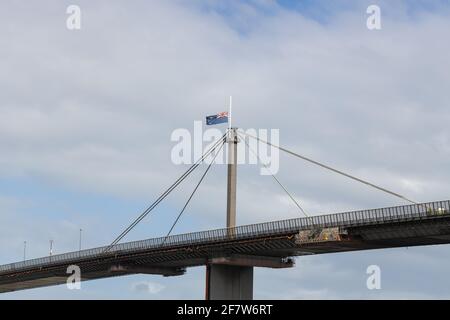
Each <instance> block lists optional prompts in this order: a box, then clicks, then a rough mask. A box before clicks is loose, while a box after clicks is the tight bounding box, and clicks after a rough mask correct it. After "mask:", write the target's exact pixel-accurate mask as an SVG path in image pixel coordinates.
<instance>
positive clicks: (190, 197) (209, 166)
mask: <svg viewBox="0 0 450 320" xmlns="http://www.w3.org/2000/svg"><path fill="white" fill-rule="evenodd" d="M225 139H226V138H223V139H222V141H223V142H222V145H221V146H220V147H219V150H218V151H217V152H216V154H215V155H214V157H213V159H212V161H211V163H210V164H209V165H208V167H207V168H206V170H205V172H204V173H203V175H202V176H201V178H200V181H199V182H198V183H197V185H196V186H195V188H194V190H193V191H192V193H191V195H190V196H189V198H188V199H187V201H186V203H185V204H184V207H183V209H182V210H181V212H180V213H179V214H178V216H177V218H176V219H175V221H174V223H173V224H172V227H171V228H170V230H169V232H168V233H167V235H166V236H165V237H164V241H163V242H162V244H161V246H162V245H164V244H165V243H166V240H167V238H168V237H169V236H170V234H171V233H172V231H173V228H175V225H176V224H177V223H178V220H180V218H181V215H182V214H183V213H184V211H185V210H186V207H187V206H188V204H189V202H190V201H191V199H192V197H193V196H194V194H195V192H196V191H197V189H198V187H199V186H200V184H201V183H202V181H203V179H204V178H205V177H206V175H207V174H208V171H209V169H210V168H211V166H212V164H213V163H214V161H215V160H216V158H217V155H218V154H219V153H220V150H222V148H223V145H224V144H225Z"/></svg>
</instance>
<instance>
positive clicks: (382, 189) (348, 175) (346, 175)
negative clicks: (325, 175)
mask: <svg viewBox="0 0 450 320" xmlns="http://www.w3.org/2000/svg"><path fill="white" fill-rule="evenodd" d="M243 134H245V135H247V136H249V137H252V138H254V139H256V140H258V141H260V142H263V143H265V144H267V145H269V146H272V147H275V148H277V149H279V150H281V151H284V152H286V153H289V154H291V155H293V156H295V157H297V158H300V159H303V160H305V161H308V162H310V163H312V164H315V165H317V166H319V167H322V168H325V169H327V170H330V171H333V172H335V173H337V174H340V175H342V176H344V177H347V178H350V179H352V180H355V181H358V182H360V183H363V184H365V185H368V186H369V187H372V188H375V189H378V190H380V191H383V192H386V193H389V194H390V195H393V196H395V197H398V198H400V199H403V200H405V201H408V202H410V203H413V204H418V203H417V202H416V201H413V200H410V199H408V198H406V197H405V196H402V195H401V194H398V193H396V192H393V191H390V190H388V189H385V188H383V187H380V186H377V185H375V184H373V183H370V182H368V181H365V180H363V179H360V178H357V177H355V176H352V175H350V174H348V173H345V172H343V171H340V170H337V169H334V168H332V167H330V166H327V165H325V164H323V163H320V162H318V161H315V160H312V159H310V158H307V157H305V156H302V155H300V154H298V153H295V152H293V151H290V150H288V149H285V148H283V147H280V146H277V145H274V144H272V143H270V142H268V141H264V140H262V139H260V138H258V137H255V136H253V135H251V134H249V133H247V132H243Z"/></svg>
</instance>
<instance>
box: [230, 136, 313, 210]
mask: <svg viewBox="0 0 450 320" xmlns="http://www.w3.org/2000/svg"><path fill="white" fill-rule="evenodd" d="M238 135H239V136H240V137H241V139H242V140H244V142H245V144H246V145H247V148H248V150H249V151H250V152H251V153H252V154H253V155H255V156H256V158H257V159H258V162H259V163H261V165H262V166H264V168H265V169H266V170H267V171H268V172H269V173H270V175H271V176H272V178H273V179H274V180H275V181H276V182H277V184H278V185H279V186H280V187H281V188H282V189H283V190H284V192H285V193H286V194H287V195H288V196H289V198H290V199H291V200H292V202H294V204H295V205H296V206H297V208H298V209H299V210H300V212H301V213H302V214H303V215H305V216H306V217H307V218H308V217H309V215H308V214H307V213H306V211H305V210H304V209H303V208H302V206H301V205H300V204H299V203H298V201H297V200H295V198H294V197H293V196H292V194H291V193H290V192H289V191H288V190H287V188H286V187H285V186H284V185H283V184H282V183H281V181H280V180H279V179H278V178H277V177H276V176H275V174H273V173H272V171H270V169H269V168H268V167H267V165H266V164H265V163H264V162H262V161H261V158H260V157H259V155H258V154H257V153H256V152H255V151H254V150H253V149H252V148H251V147H250V145H249V144H248V142H247V141H246V140H245V137H242V135H240V134H239V132H238Z"/></svg>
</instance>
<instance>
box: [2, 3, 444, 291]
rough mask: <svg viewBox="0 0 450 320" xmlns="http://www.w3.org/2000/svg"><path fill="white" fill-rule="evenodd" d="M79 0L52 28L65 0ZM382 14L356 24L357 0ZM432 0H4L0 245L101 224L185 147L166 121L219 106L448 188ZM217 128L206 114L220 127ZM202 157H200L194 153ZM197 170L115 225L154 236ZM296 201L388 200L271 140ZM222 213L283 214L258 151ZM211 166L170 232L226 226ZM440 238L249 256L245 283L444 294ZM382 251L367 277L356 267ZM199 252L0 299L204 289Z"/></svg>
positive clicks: (74, 244)
mask: <svg viewBox="0 0 450 320" xmlns="http://www.w3.org/2000/svg"><path fill="white" fill-rule="evenodd" d="M72 4H76V5H78V6H79V7H80V9H81V29H80V30H68V29H67V27H66V19H67V18H68V14H67V13H66V9H67V7H68V6H69V5H72ZM373 4H375V5H378V6H379V7H380V10H381V30H369V29H368V28H367V26H366V20H367V18H368V17H369V15H368V14H367V13H366V10H367V7H368V6H369V5H373ZM449 18H450V2H449V1H444V0H443V1H438V0H434V1H419V0H416V1H404V0H397V1H375V0H371V1H356V0H337V1H323V0H319V1H309V0H308V1H300V0H299V1H288V0H280V1H272V0H247V1H240V2H239V1H224V0H218V1H213V0H203V1H200V0H198V1H181V0H180V1H177V0H172V1H167V0H165V1H162V0H153V1H143V0H141V1H138V0H136V1H133V2H124V1H100V0H97V1H81V0H80V1H56V0H55V1H50V0H44V1H39V3H37V2H36V3H35V2H33V3H30V2H29V1H23V0H22V1H11V0H7V1H2V2H1V3H0V71H1V72H0V88H1V89H0V114H1V116H0V264H6V263H10V262H15V261H20V260H22V259H23V244H24V241H26V242H27V248H26V257H27V258H30V259H31V258H37V257H42V256H46V255H48V252H49V241H50V240H53V241H54V253H55V254H57V253H63V252H67V251H73V250H77V249H78V245H79V230H80V228H81V229H82V230H83V231H82V247H83V248H90V247H97V246H102V245H106V244H108V243H110V242H111V241H112V240H113V239H114V238H115V237H116V236H117V235H118V234H120V232H121V231H122V230H123V229H124V228H125V227H126V226H128V224H129V223H130V222H131V221H132V220H133V219H134V218H135V217H137V216H138V215H139V214H140V212H142V210H143V209H145V208H146V207H147V206H148V205H149V204H150V203H152V202H153V200H155V199H156V198H157V197H158V195H159V194H160V193H161V192H162V191H163V190H164V189H165V188H167V187H168V186H169V185H170V184H171V183H172V182H173V181H174V180H175V179H176V178H177V177H178V176H179V175H180V174H181V173H182V172H183V171H184V170H186V168H187V166H185V165H175V164H174V163H173V162H172V161H171V157H170V155H171V149H172V148H173V146H174V142H173V141H171V140H170V137H171V134H172V132H173V131H174V130H176V129H178V128H186V129H188V130H190V131H192V130H193V126H194V121H202V120H203V119H204V117H205V116H206V115H210V114H215V113H217V112H220V111H225V110H226V108H227V100H228V96H230V95H232V96H233V123H234V124H235V125H236V126H239V127H240V128H244V129H247V128H258V129H278V130H279V132H280V144H281V145H283V146H286V147H288V148H289V149H292V150H295V151H297V152H300V153H301V154H303V155H305V156H308V157H311V158H313V159H316V160H319V161H322V162H325V163H327V164H329V165H332V166H335V167H337V168H340V169H342V170H344V171H347V172H349V173H352V174H355V175H357V176H359V177H363V178H365V179H367V180H369V181H371V182H374V183H376V184H379V185H382V186H384V187H387V188H389V189H391V190H394V191H397V192H399V193H401V194H403V195H405V196H407V197H409V198H412V199H414V200H416V201H421V202H427V201H434V200H444V199H448V198H449V197H448V190H449V187H448V181H449V180H450V171H449V169H448V163H449V161H450V129H449V126H448V125H447V124H448V123H449V122H450V90H449V84H450V72H449V71H450V55H449V54H448V52H449V51H450V41H449V39H450V37H449V34H450V19H449ZM218 128H220V129H221V130H224V126H219V127H218ZM202 168H204V167H202ZM200 174H201V172H200V171H199V172H195V174H194V175H193V177H190V178H189V180H188V181H186V183H185V184H183V185H182V186H181V187H180V188H179V190H177V191H176V192H174V193H173V194H171V195H170V196H169V197H168V198H167V199H166V201H164V202H163V203H162V204H161V206H159V207H158V208H157V210H155V211H154V212H153V213H152V214H151V215H150V216H148V217H147V218H146V219H145V220H144V221H142V223H140V224H139V225H138V226H137V227H136V228H135V229H134V230H133V231H132V232H131V233H130V234H129V235H128V236H127V237H126V238H125V239H124V240H125V241H129V240H138V239H146V238H152V237H157V236H162V235H165V233H166V232H167V231H168V230H169V228H170V226H171V224H172V222H173V220H174V219H175V217H176V215H177V214H178V212H179V211H180V210H181V208H182V206H183V204H184V201H186V199H187V197H188V196H189V193H190V192H191V190H192V188H193V186H194V183H195V182H196V181H198V179H199V177H200ZM278 178H279V179H280V181H282V182H283V184H285V185H286V186H287V187H288V189H289V191H290V192H291V193H292V194H294V195H295V197H296V199H298V201H299V202H300V203H301V204H302V205H303V206H304V207H305V209H306V210H307V211H308V212H310V213H312V214H324V213H333V212H339V211H344V210H356V209H361V208H374V207H384V206H390V205H402V204H405V203H404V202H402V201H401V200H399V199H397V198H393V197H392V196H390V195H386V194H383V193H380V192H378V191H376V190H372V189H369V188H367V187H366V186H364V185H358V184H355V182H352V181H347V180H346V179H344V178H342V177H340V176H336V175H334V174H331V173H329V172H324V171H323V169H320V168H316V167H313V166H311V165H310V164H308V163H304V162H301V161H300V160H298V159H295V158H292V157H289V156H288V155H283V154H280V170H279V173H278ZM237 199H238V200H237V220H238V224H248V223H256V222H264V221H270V220H279V219H284V218H294V217H299V212H298V210H297V208H296V207H295V205H293V204H292V203H291V202H289V199H288V198H287V196H286V195H285V194H284V193H283V191H282V190H281V189H280V188H279V187H278V186H277V185H276V183H274V181H273V180H272V179H271V177H270V176H261V175H259V168H258V166H256V165H241V166H239V168H238V198H237ZM225 210H226V167H225V166H220V165H217V166H213V167H212V169H211V172H210V173H209V174H208V176H207V178H206V179H205V181H204V183H203V184H202V185H201V187H200V188H199V191H198V194H196V196H195V197H194V198H193V200H192V203H191V204H190V205H189V207H188V209H187V210H186V212H185V214H184V215H183V217H182V218H181V220H180V222H179V224H177V226H176V228H175V230H174V233H183V232H190V231H198V230H207V229H211V228H220V227H223V226H224V225H225ZM448 250H449V246H448V245H443V246H432V247H415V248H398V249H388V250H374V251H363V252H353V253H340V254H328V255H318V256H308V257H299V258H297V259H296V267H295V268H291V269H288V270H282V271H280V270H272V269H257V270H256V271H255V281H254V283H255V291H254V296H255V298H257V299H334V298H337V299H383V298H385V299H394V298H399V299H411V298H424V299H432V298H436V299H443V298H447V299H448V298H450V279H448V277H445V275H446V271H447V270H448V269H449V267H450V254H449V253H448ZM374 264H375V265H378V266H379V267H380V269H381V289H380V290H368V289H367V287H366V280H367V277H368V275H367V274H366V269H367V267H368V266H370V265H374ZM203 295H204V267H199V268H192V269H188V272H187V273H186V275H184V276H182V277H170V278H163V277H160V276H149V275H135V276H127V277H122V278H116V279H104V280H97V281H90V282H83V283H82V289H81V290H68V289H67V288H66V287H65V286H57V287H49V288H40V289H33V290H28V291H20V292H15V293H8V294H2V295H1V296H0V299H36V298H43V299H55V298H57V299H170V298H173V299H202V298H203Z"/></svg>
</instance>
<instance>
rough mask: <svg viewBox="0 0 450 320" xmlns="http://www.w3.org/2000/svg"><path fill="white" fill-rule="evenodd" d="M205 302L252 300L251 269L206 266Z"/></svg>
mask: <svg viewBox="0 0 450 320" xmlns="http://www.w3.org/2000/svg"><path fill="white" fill-rule="evenodd" d="M205 295H206V300H252V299H253V267H242V266H227V265H214V264H213V265H207V266H206V293H205Z"/></svg>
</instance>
